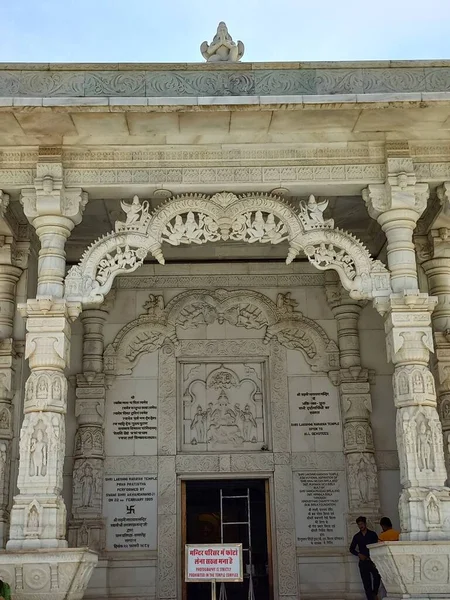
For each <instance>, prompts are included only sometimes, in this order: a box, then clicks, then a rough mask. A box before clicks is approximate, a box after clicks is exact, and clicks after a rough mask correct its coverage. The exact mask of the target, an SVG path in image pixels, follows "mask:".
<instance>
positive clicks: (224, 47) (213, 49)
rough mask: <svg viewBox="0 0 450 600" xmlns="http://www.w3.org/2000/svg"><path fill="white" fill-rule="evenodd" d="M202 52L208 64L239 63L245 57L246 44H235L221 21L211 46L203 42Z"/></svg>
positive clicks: (239, 42)
mask: <svg viewBox="0 0 450 600" xmlns="http://www.w3.org/2000/svg"><path fill="white" fill-rule="evenodd" d="M200 52H201V53H202V55H203V58H204V59H205V60H206V61H207V62H238V61H239V60H241V58H242V57H243V56H244V44H243V43H242V42H241V41H238V43H237V44H236V42H233V38H232V37H231V35H230V34H229V33H228V28H227V26H226V25H225V23H224V22H223V21H221V22H220V23H219V25H218V27H217V33H216V35H215V36H214V39H213V41H212V42H211V44H208V42H203V44H202V45H201V46H200Z"/></svg>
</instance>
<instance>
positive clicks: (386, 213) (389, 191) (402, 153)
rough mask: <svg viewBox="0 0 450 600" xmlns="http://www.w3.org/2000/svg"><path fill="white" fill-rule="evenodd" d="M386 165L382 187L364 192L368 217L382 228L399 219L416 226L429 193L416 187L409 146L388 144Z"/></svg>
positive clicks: (420, 185) (418, 184) (371, 186)
mask: <svg viewBox="0 0 450 600" xmlns="http://www.w3.org/2000/svg"><path fill="white" fill-rule="evenodd" d="M385 164H386V181H385V183H384V184H371V185H369V186H368V187H367V188H366V189H365V190H363V200H364V202H365V203H366V206H367V210H368V212H369V215H370V216H371V217H372V219H375V220H378V222H379V223H380V225H381V226H383V224H384V223H386V222H388V221H389V220H391V219H393V218H395V219H398V218H401V217H402V215H403V218H405V219H408V220H413V221H414V222H417V220H418V218H419V217H420V215H421V214H422V213H423V211H424V210H425V208H426V206H427V200H428V195H429V189H428V184H426V183H417V177H416V174H415V171H414V164H413V161H412V158H411V155H410V151H409V145H408V143H407V142H404V143H402V142H400V143H387V144H386V157H385ZM392 211H395V213H392Z"/></svg>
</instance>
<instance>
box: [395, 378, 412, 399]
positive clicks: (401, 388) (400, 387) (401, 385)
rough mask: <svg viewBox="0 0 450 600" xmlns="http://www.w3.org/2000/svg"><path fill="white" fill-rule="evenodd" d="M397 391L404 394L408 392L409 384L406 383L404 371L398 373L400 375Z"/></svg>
mask: <svg viewBox="0 0 450 600" xmlns="http://www.w3.org/2000/svg"><path fill="white" fill-rule="evenodd" d="M397 381H398V392H399V394H400V395H402V396H403V395H405V394H407V393H408V392H409V384H408V378H407V377H406V375H405V374H404V373H400V375H399V376H398V379H397Z"/></svg>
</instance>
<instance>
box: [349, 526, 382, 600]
mask: <svg viewBox="0 0 450 600" xmlns="http://www.w3.org/2000/svg"><path fill="white" fill-rule="evenodd" d="M356 524H357V525H358V527H359V532H358V533H355V535H354V536H353V539H352V543H351V544H350V552H351V553H352V554H354V555H355V556H357V557H358V558H359V572H360V574H361V579H362V582H363V586H364V591H365V592H366V597H367V600H374V598H376V597H377V594H378V589H379V587H380V582H381V577H380V574H379V573H378V571H377V568H376V566H375V564H374V563H373V562H372V561H371V560H370V552H369V549H368V548H367V546H368V544H376V543H377V542H378V535H377V534H376V533H375V531H371V530H370V529H367V519H366V517H358V518H357V519H356ZM356 548H358V550H357V549H356ZM372 580H373V581H372Z"/></svg>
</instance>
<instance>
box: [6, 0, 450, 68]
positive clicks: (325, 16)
mask: <svg viewBox="0 0 450 600" xmlns="http://www.w3.org/2000/svg"><path fill="white" fill-rule="evenodd" d="M0 19H1V21H0V22H1V25H2V28H1V34H0V62H204V59H203V58H202V56H201V54H200V50H199V47H200V44H201V43H202V42H203V41H204V40H207V41H208V42H210V41H211V40H212V37H213V35H214V34H215V31H216V28H217V24H218V22H219V21H225V22H226V23H227V25H228V29H229V31H230V33H231V35H232V37H233V39H234V40H235V41H237V40H242V41H243V42H244V44H245V55H244V58H243V61H249V62H253V61H255V62H256V61H264V62H266V61H267V62H270V61H316V60H317V61H323V60H327V61H332V60H382V59H384V60H388V59H391V60H395V59H396V60H407V59H439V58H446V59H450V0H425V1H424V0H341V1H337V0H336V1H334V0H311V1H308V2H306V1H305V0H0Z"/></svg>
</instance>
